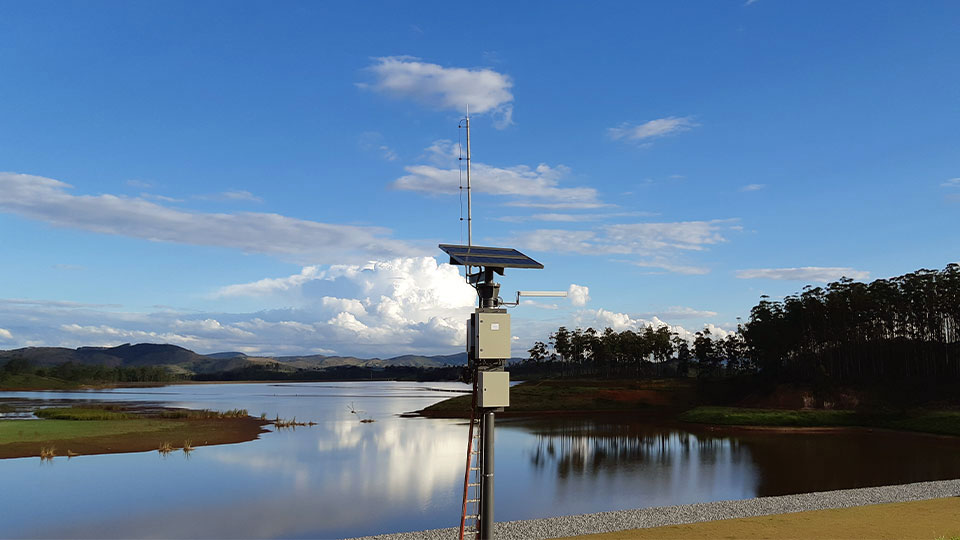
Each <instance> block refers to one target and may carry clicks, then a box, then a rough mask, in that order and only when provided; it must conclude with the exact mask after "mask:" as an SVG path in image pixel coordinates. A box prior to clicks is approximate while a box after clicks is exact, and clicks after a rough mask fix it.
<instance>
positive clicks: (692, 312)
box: [642, 306, 717, 319]
mask: <svg viewBox="0 0 960 540" xmlns="http://www.w3.org/2000/svg"><path fill="white" fill-rule="evenodd" d="M642 316H646V317H658V318H661V319H709V318H711V317H716V316H717V312H716V311H707V310H700V309H694V308H691V307H685V306H670V307H668V308H666V309H664V310H662V311H656V312H653V313H647V314H644V315H642Z"/></svg>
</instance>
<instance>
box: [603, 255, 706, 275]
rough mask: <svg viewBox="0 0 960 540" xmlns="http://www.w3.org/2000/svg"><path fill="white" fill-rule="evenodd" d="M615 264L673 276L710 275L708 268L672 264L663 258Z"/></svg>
mask: <svg viewBox="0 0 960 540" xmlns="http://www.w3.org/2000/svg"><path fill="white" fill-rule="evenodd" d="M617 262H624V263H627V264H632V265H633V266H639V267H640V268H659V269H661V270H666V271H667V272H672V273H674V274H683V275H687V276H700V275H704V274H709V273H710V269H709V268H705V267H702V266H691V265H686V264H679V263H676V262H672V261H670V260H668V259H667V258H665V257H655V258H653V259H652V260H641V261H625V260H623V261H617ZM654 273H656V272H654Z"/></svg>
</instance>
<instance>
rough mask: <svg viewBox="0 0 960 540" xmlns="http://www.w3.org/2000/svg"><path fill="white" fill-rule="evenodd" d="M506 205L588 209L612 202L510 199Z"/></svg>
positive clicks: (601, 206) (606, 205)
mask: <svg viewBox="0 0 960 540" xmlns="http://www.w3.org/2000/svg"><path fill="white" fill-rule="evenodd" d="M505 205H506V206H519V207H521V208H545V209H550V210H590V209H594V208H605V207H608V206H613V205H612V204H607V203H602V202H563V203H547V202H532V201H511V202H508V203H505Z"/></svg>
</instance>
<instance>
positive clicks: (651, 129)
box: [607, 116, 698, 141]
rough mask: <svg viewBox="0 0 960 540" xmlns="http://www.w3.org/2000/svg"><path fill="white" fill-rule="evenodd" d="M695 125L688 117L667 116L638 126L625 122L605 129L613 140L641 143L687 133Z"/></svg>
mask: <svg viewBox="0 0 960 540" xmlns="http://www.w3.org/2000/svg"><path fill="white" fill-rule="evenodd" d="M697 125H698V124H697V123H696V122H694V121H693V117H690V116H682V117H681V116H668V117H666V118H657V119H656V120H650V121H649V122H644V123H643V124H639V125H637V124H630V123H626V122H625V123H623V124H620V125H619V126H618V127H615V128H609V129H607V134H608V135H609V136H610V138H612V139H613V140H621V139H625V140H628V141H642V140H644V139H652V138H657V137H664V136H667V135H672V134H675V133H680V132H682V131H687V130H689V129H691V128H694V127H697Z"/></svg>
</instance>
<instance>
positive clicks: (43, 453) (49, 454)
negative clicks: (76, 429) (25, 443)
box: [40, 446, 57, 461]
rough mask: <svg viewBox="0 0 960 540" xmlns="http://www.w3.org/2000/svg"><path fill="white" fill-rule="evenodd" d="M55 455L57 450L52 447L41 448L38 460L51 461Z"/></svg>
mask: <svg viewBox="0 0 960 540" xmlns="http://www.w3.org/2000/svg"><path fill="white" fill-rule="evenodd" d="M56 455H57V449H56V448H54V447H53V446H41V447H40V459H41V460H42V461H52V460H53V457H54V456H56Z"/></svg>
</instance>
